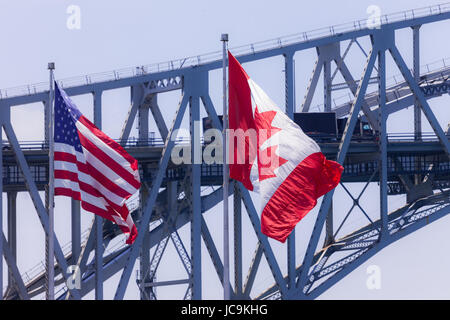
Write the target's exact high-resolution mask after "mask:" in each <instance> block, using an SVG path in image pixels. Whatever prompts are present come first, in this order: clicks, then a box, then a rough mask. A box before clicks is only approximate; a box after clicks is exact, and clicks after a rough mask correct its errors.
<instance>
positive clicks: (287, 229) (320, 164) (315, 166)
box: [261, 152, 344, 242]
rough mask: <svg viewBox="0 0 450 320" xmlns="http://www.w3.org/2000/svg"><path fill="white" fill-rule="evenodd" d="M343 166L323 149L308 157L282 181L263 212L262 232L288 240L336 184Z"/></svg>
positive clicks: (282, 240) (275, 237)
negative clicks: (330, 158) (298, 224)
mask: <svg viewBox="0 0 450 320" xmlns="http://www.w3.org/2000/svg"><path fill="white" fill-rule="evenodd" d="M343 170H344V168H343V167H342V166H341V165H340V164H339V163H337V162H335V161H330V160H327V159H326V158H325V156H324V155H323V154H322V153H321V152H317V153H313V154H311V155H310V156H308V157H306V158H305V159H304V160H303V161H302V162H301V163H300V164H299V165H298V166H297V167H296V168H295V169H294V170H293V171H292V172H291V173H290V174H289V176H288V177H287V178H286V180H284V181H283V183H282V184H281V185H280V186H279V187H278V189H277V190H276V191H275V193H274V194H273V196H272V197H271V198H270V200H269V201H268V202H267V204H266V206H265V207H264V209H263V211H262V214H261V230H262V232H263V233H264V234H265V235H267V236H268V237H271V238H273V239H276V240H278V241H281V242H285V241H286V238H287V237H288V236H289V234H290V233H291V231H292V230H293V229H294V227H295V225H296V224H297V223H298V222H299V221H300V220H301V219H302V218H303V217H304V216H305V215H306V214H307V213H308V212H309V211H310V210H312V209H313V208H314V207H315V205H316V203H317V199H318V198H319V197H321V196H323V195H324V194H325V193H327V192H328V191H330V190H332V189H333V188H335V187H336V186H337V185H338V183H339V181H340V178H341V174H342V171H343Z"/></svg>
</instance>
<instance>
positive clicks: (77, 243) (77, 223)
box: [71, 199, 81, 265]
mask: <svg viewBox="0 0 450 320" xmlns="http://www.w3.org/2000/svg"><path fill="white" fill-rule="evenodd" d="M80 214H81V212H80V201H79V200H74V199H71V221H72V262H71V263H72V264H73V265H76V264H77V263H78V258H79V257H80V254H81V215H80Z"/></svg>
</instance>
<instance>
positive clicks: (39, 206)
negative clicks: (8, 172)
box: [3, 123, 80, 298]
mask: <svg viewBox="0 0 450 320" xmlns="http://www.w3.org/2000/svg"><path fill="white" fill-rule="evenodd" d="M3 129H4V130H5V134H6V136H7V137H8V140H9V143H10V144H11V146H12V148H13V150H14V154H15V156H16V159H17V162H18V164H19V167H20V169H21V171H22V174H23V176H24V178H25V183H26V184H27V189H28V192H29V194H30V197H31V200H32V201H33V204H34V206H35V208H36V212H37V214H38V216H39V220H40V221H41V224H42V226H43V228H44V230H48V214H47V211H46V210H45V207H44V205H43V203H42V199H41V198H40V196H39V193H38V190H37V188H36V184H35V183H34V181H33V179H32V176H31V172H30V169H29V167H28V165H27V162H26V160H25V157H24V155H23V152H22V150H21V149H20V146H19V142H18V141H17V137H16V135H15V133H14V130H13V128H12V127H11V124H10V123H3ZM46 232H47V231H46ZM53 237H54V245H55V247H54V248H55V258H56V261H57V263H58V264H59V266H60V268H61V269H62V275H63V277H64V279H66V280H67V279H68V277H69V274H68V273H67V262H66V259H65V257H64V254H63V252H62V250H61V247H60V245H59V242H58V239H57V238H56V234H53ZM70 292H71V294H72V296H73V297H75V298H79V297H80V295H79V293H78V290H74V289H71V290H70Z"/></svg>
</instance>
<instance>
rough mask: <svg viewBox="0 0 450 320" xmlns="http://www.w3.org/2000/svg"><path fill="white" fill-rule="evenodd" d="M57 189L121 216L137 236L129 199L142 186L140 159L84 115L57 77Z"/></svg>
mask: <svg viewBox="0 0 450 320" xmlns="http://www.w3.org/2000/svg"><path fill="white" fill-rule="evenodd" d="M54 127H55V130H54V141H55V144H54V150H55V152H54V167H55V172H54V173H55V195H60V196H68V197H71V198H73V199H75V200H80V201H81V207H82V208H83V209H84V210H86V211H89V212H92V213H94V214H96V215H99V216H101V217H103V218H105V219H108V220H111V221H113V222H115V223H116V224H117V225H118V226H119V227H120V229H121V230H122V232H124V233H125V234H127V235H128V239H127V243H128V244H132V243H133V241H134V239H135V238H136V236H137V230H136V226H135V225H134V222H133V219H132V217H131V214H130V213H129V211H128V207H127V205H126V203H125V202H126V200H127V199H128V198H129V197H130V196H131V195H133V194H134V193H136V192H137V191H138V190H139V188H140V186H141V183H140V179H139V170H138V163H137V160H136V159H134V158H133V157H131V156H130V155H129V154H128V153H127V152H126V151H125V150H124V149H123V148H122V147H121V146H120V145H119V144H118V143H117V142H115V141H114V140H112V139H111V138H109V137H108V136H107V135H105V134H104V133H103V132H102V131H100V130H99V129H98V128H97V127H96V126H95V125H94V124H92V123H91V122H90V121H89V120H88V119H87V118H86V117H84V116H83V115H82V114H81V112H80V111H79V110H78V108H77V107H76V105H75V104H74V103H73V102H72V100H71V99H70V98H69V96H68V95H67V94H66V93H65V92H64V90H62V89H60V88H59V87H58V85H57V84H56V83H55V126H54Z"/></svg>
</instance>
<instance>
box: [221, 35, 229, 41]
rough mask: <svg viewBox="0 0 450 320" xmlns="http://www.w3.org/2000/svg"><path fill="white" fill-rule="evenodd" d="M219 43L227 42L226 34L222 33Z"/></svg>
mask: <svg viewBox="0 0 450 320" xmlns="http://www.w3.org/2000/svg"><path fill="white" fill-rule="evenodd" d="M220 41H228V33H222V35H221V36H220Z"/></svg>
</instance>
